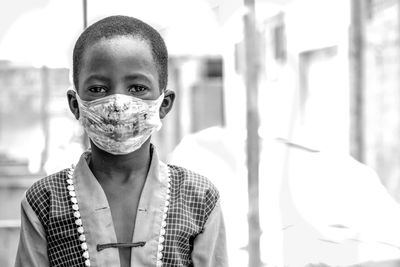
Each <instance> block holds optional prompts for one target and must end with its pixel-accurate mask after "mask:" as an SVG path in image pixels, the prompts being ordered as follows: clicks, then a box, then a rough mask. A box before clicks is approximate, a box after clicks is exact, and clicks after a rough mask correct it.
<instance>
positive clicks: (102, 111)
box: [76, 93, 164, 155]
mask: <svg viewBox="0 0 400 267" xmlns="http://www.w3.org/2000/svg"><path fill="white" fill-rule="evenodd" d="M76 99H77V100H78V106H79V121H80V123H81V124H82V125H83V127H84V128H85V131H86V133H87V135H88V136H89V138H90V139H91V140H92V141H93V143H95V144H96V146H97V147H98V148H100V149H102V150H104V151H107V152H108V153H111V154H114V155H123V154H128V153H131V152H133V151H135V150H137V149H139V148H140V147H141V146H142V145H143V143H144V142H145V141H146V140H147V139H148V138H149V137H150V136H151V135H152V134H153V133H154V132H155V131H158V130H159V129H160V128H161V125H162V123H161V120H160V115H159V109H160V106H161V103H162V101H163V100H164V93H163V94H161V95H160V97H159V98H157V99H156V100H142V99H140V98H136V97H133V96H128V95H122V94H114V95H110V96H106V97H102V98H100V99H96V100H93V101H84V100H82V99H80V97H79V96H78V94H76Z"/></svg>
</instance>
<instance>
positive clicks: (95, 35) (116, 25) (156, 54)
mask: <svg viewBox="0 0 400 267" xmlns="http://www.w3.org/2000/svg"><path fill="white" fill-rule="evenodd" d="M119 36H123V37H133V38H139V39H141V40H144V41H146V42H148V44H149V45H150V48H151V52H152V56H153V60H154V61H155V64H156V68H157V71H158V76H159V80H158V83H159V86H160V90H161V91H162V90H165V89H166V87H167V83H168V51H167V47H166V45H165V42H164V40H163V38H162V37H161V35H160V34H159V33H158V32H157V31H156V30H155V29H154V28H153V27H151V26H150V25H148V24H147V23H145V22H143V21H141V20H139V19H136V18H133V17H128V16H111V17H107V18H104V19H102V20H99V21H97V22H96V23H94V24H92V25H91V26H89V27H88V28H87V29H86V30H85V31H83V32H82V34H81V35H80V36H79V38H78V40H77V41H76V43H75V47H74V51H73V56H72V57H73V58H72V67H73V81H74V86H75V88H76V90H79V88H78V85H79V72H80V69H81V67H82V59H83V55H84V52H85V50H86V49H87V48H88V47H89V46H90V45H93V44H94V43H96V42H98V41H100V40H101V39H111V38H114V37H119Z"/></svg>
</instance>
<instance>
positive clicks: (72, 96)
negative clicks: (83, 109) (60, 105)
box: [67, 90, 79, 120]
mask: <svg viewBox="0 0 400 267" xmlns="http://www.w3.org/2000/svg"><path fill="white" fill-rule="evenodd" d="M67 97H68V105H69V109H70V110H71V112H72V114H74V116H75V119H77V120H78V119H79V107H78V100H76V92H75V91H74V90H68V92H67Z"/></svg>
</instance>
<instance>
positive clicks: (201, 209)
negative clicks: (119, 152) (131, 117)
mask: <svg viewBox="0 0 400 267" xmlns="http://www.w3.org/2000/svg"><path fill="white" fill-rule="evenodd" d="M164 166H165V168H166V169H167V172H168V182H169V184H168V191H167V192H168V195H167V198H166V201H165V203H164V205H165V209H164V214H163V217H162V218H163V221H162V222H160V225H161V226H160V229H159V230H160V236H159V240H158V249H157V251H156V252H157V253H155V254H156V255H149V257H151V258H154V259H156V261H155V260H154V266H193V261H192V257H191V254H192V251H193V246H194V240H195V239H196V237H197V236H198V235H199V234H201V233H202V232H203V231H204V226H205V223H206V222H207V220H208V217H209V216H210V214H211V213H212V212H213V210H214V208H215V206H216V205H217V202H218V200H219V194H218V191H217V190H216V188H215V187H214V186H213V185H212V184H211V183H210V182H209V181H208V180H207V179H206V178H204V177H203V176H201V175H198V174H196V173H193V172H191V171H189V170H187V169H184V168H181V167H178V166H174V165H165V164H164ZM72 172H73V170H70V169H65V170H62V171H60V172H58V173H55V174H53V175H50V176H48V177H46V178H43V179H41V180H39V181H38V182H36V183H35V184H33V185H32V187H30V188H29V189H28V191H27V192H26V200H27V203H28V204H29V206H30V207H31V208H32V210H33V211H34V213H35V214H36V216H37V218H38V219H39V221H40V223H41V225H42V226H43V229H44V231H45V236H46V240H47V254H48V261H49V263H50V266H90V265H91V263H90V255H89V249H88V247H87V243H86V238H88V239H90V235H88V236H85V233H84V230H83V229H85V223H84V221H83V225H82V220H80V214H79V208H78V206H77V205H78V204H79V202H78V203H75V202H77V201H76V198H75V193H74V192H73V191H74V190H73V184H72V182H71V184H72V187H71V184H69V183H68V182H67V181H68V179H69V177H71V173H72ZM146 183H147V182H146ZM71 192H73V193H71ZM74 199H75V200H74ZM74 205H76V206H74ZM77 215H79V216H77ZM78 222H79V223H78ZM80 229H81V231H80ZM92 265H93V263H92Z"/></svg>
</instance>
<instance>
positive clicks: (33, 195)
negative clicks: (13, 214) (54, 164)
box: [15, 16, 227, 267]
mask: <svg viewBox="0 0 400 267" xmlns="http://www.w3.org/2000/svg"><path fill="white" fill-rule="evenodd" d="M167 66H168V54H167V50H166V47H165V44H164V41H163V39H162V38H161V36H160V35H159V33H158V32H157V31H156V30H154V29H153V28H152V27H151V26H149V25H147V24H146V23H144V22H142V21H140V20H137V19H135V18H131V17H125V16H112V17H108V18H105V19H102V20H100V21H98V22H97V23H95V24H93V25H92V26H90V27H88V28H87V29H86V30H85V31H84V32H83V33H82V34H81V36H80V37H79V39H78V41H77V42H76V44H75V48H74V52H73V80H74V86H75V91H72V90H70V91H68V93H67V95H68V103H69V106H70V109H71V111H72V113H73V114H74V116H75V118H76V119H79V121H80V122H81V124H82V125H83V127H84V128H85V131H86V132H87V134H88V136H89V138H90V145H91V150H90V151H88V152H85V153H84V154H83V155H82V157H81V159H80V160H79V162H78V163H77V165H76V167H72V168H69V169H65V170H63V171H61V172H58V173H56V174H53V175H50V176H48V177H46V178H44V179H42V180H40V181H38V182H36V183H35V184H34V185H33V186H32V187H31V188H29V189H28V191H27V192H26V195H25V197H24V199H23V200H22V218H21V235H20V242H19V247H18V252H17V259H16V264H15V266H30V267H33V266H38V267H44V266H69V267H70V266H107V267H108V266H123V267H125V266H210V267H211V266H212V267H214V266H227V259H226V244H225V230H224V224H223V219H222V214H221V208H220V204H219V194H218V191H217V190H216V189H215V187H214V186H213V185H212V184H211V183H210V182H209V181H208V180H207V179H206V178H204V177H202V176H200V175H197V174H195V173H193V172H191V171H188V170H186V169H183V168H180V167H177V166H173V165H166V164H164V163H162V162H161V161H159V160H158V157H157V151H156V148H155V147H154V146H153V145H152V144H151V143H150V138H151V135H152V133H154V132H155V131H156V130H158V129H159V128H160V127H161V121H160V118H161V119H163V118H164V117H165V116H166V115H167V113H168V112H169V111H170V110H171V108H172V105H173V102H174V99H175V94H174V92H172V91H169V90H167V89H166V87H167V78H168V77H167V72H168V68H167Z"/></svg>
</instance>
